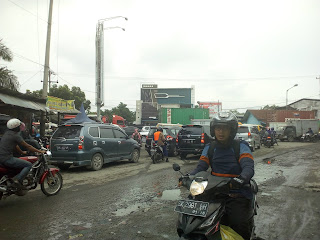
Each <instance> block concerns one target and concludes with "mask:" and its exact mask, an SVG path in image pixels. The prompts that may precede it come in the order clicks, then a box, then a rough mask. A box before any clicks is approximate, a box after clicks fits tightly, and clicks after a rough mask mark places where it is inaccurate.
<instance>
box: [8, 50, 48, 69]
mask: <svg viewBox="0 0 320 240" xmlns="http://www.w3.org/2000/svg"><path fill="white" fill-rule="evenodd" d="M12 53H13V55H15V56H17V57H19V58H22V59H24V60H27V61H29V62H32V63H35V64H38V65H40V66H42V67H44V65H43V64H41V63H37V62H35V61H33V60H31V59H29V58H26V57H24V56H22V55H20V54H17V53H14V52H12Z"/></svg>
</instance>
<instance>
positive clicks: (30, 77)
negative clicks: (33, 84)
mask: <svg viewBox="0 0 320 240" xmlns="http://www.w3.org/2000/svg"><path fill="white" fill-rule="evenodd" d="M40 72H41V70H40V71H38V72H36V73H35V74H34V75H32V76H31V77H30V78H28V79H27V80H26V81H24V82H23V83H22V84H21V86H22V85H24V84H25V83H27V82H28V81H29V80H30V79H31V78H33V77H34V76H36V75H37V74H38V73H40Z"/></svg>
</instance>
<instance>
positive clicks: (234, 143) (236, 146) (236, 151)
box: [208, 139, 246, 162]
mask: <svg viewBox="0 0 320 240" xmlns="http://www.w3.org/2000/svg"><path fill="white" fill-rule="evenodd" d="M240 142H241V141H239V140H235V139H233V141H232V148H233V151H234V155H235V156H236V159H237V162H239V158H240ZM245 143H246V142H245ZM216 145H217V142H216V141H211V143H210V147H209V149H208V158H209V160H211V158H212V157H213V153H214V149H215V147H216Z"/></svg>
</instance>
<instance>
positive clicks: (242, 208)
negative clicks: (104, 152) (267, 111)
mask: <svg viewBox="0 0 320 240" xmlns="http://www.w3.org/2000/svg"><path fill="white" fill-rule="evenodd" d="M237 131H238V120H237V118H236V116H235V115H234V114H232V113H228V112H220V113H217V114H216V115H215V116H214V117H213V119H212V121H211V123H210V133H211V136H212V137H215V141H216V143H215V147H214V149H212V148H210V144H206V146H205V148H204V149H203V151H202V154H201V157H200V161H199V163H198V166H197V168H196V169H194V170H193V171H192V172H191V173H190V174H191V175H194V174H196V173H198V172H200V171H206V170H207V169H208V168H209V167H211V170H212V172H211V174H212V175H215V176H221V177H231V178H232V179H231V185H232V188H233V189H237V190H232V192H231V193H230V194H229V196H228V198H227V200H226V215H225V216H224V217H223V219H222V224H225V225H229V226H230V227H231V228H232V229H233V230H234V231H236V232H237V233H238V234H240V235H241V236H242V237H243V238H244V239H245V240H247V239H250V236H251V231H252V228H253V215H254V213H253V208H252V198H253V194H252V192H251V191H250V190H249V189H243V185H244V184H247V183H249V182H250V179H251V178H252V177H253V175H254V162H253V157H252V154H251V151H250V148H249V146H248V145H247V144H246V143H245V142H244V141H241V142H237V143H238V144H239V145H240V147H239V148H240V152H238V154H239V156H236V154H235V152H236V151H234V148H233V144H234V137H235V136H236V133H237ZM209 149H210V150H209ZM209 151H211V153H210V154H209ZM208 156H212V157H211V159H209V157H208Z"/></svg>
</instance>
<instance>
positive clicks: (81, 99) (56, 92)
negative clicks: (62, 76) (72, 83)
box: [26, 84, 91, 112]
mask: <svg viewBox="0 0 320 240" xmlns="http://www.w3.org/2000/svg"><path fill="white" fill-rule="evenodd" d="M26 94H29V95H32V96H35V97H41V96H42V89H40V90H36V91H33V92H31V91H30V90H27V91H26ZM48 95H49V96H52V97H57V98H62V99H64V100H74V105H75V108H76V109H80V107H81V103H83V106H84V109H86V111H87V112H89V111H90V109H91V106H90V105H91V102H90V100H87V99H86V95H85V93H84V92H82V91H81V89H80V88H79V87H72V88H71V90H70V89H69V87H68V85H66V84H65V85H63V86H59V87H58V86H57V85H56V84H54V85H53V86H52V87H51V88H50V89H49V94H48Z"/></svg>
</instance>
